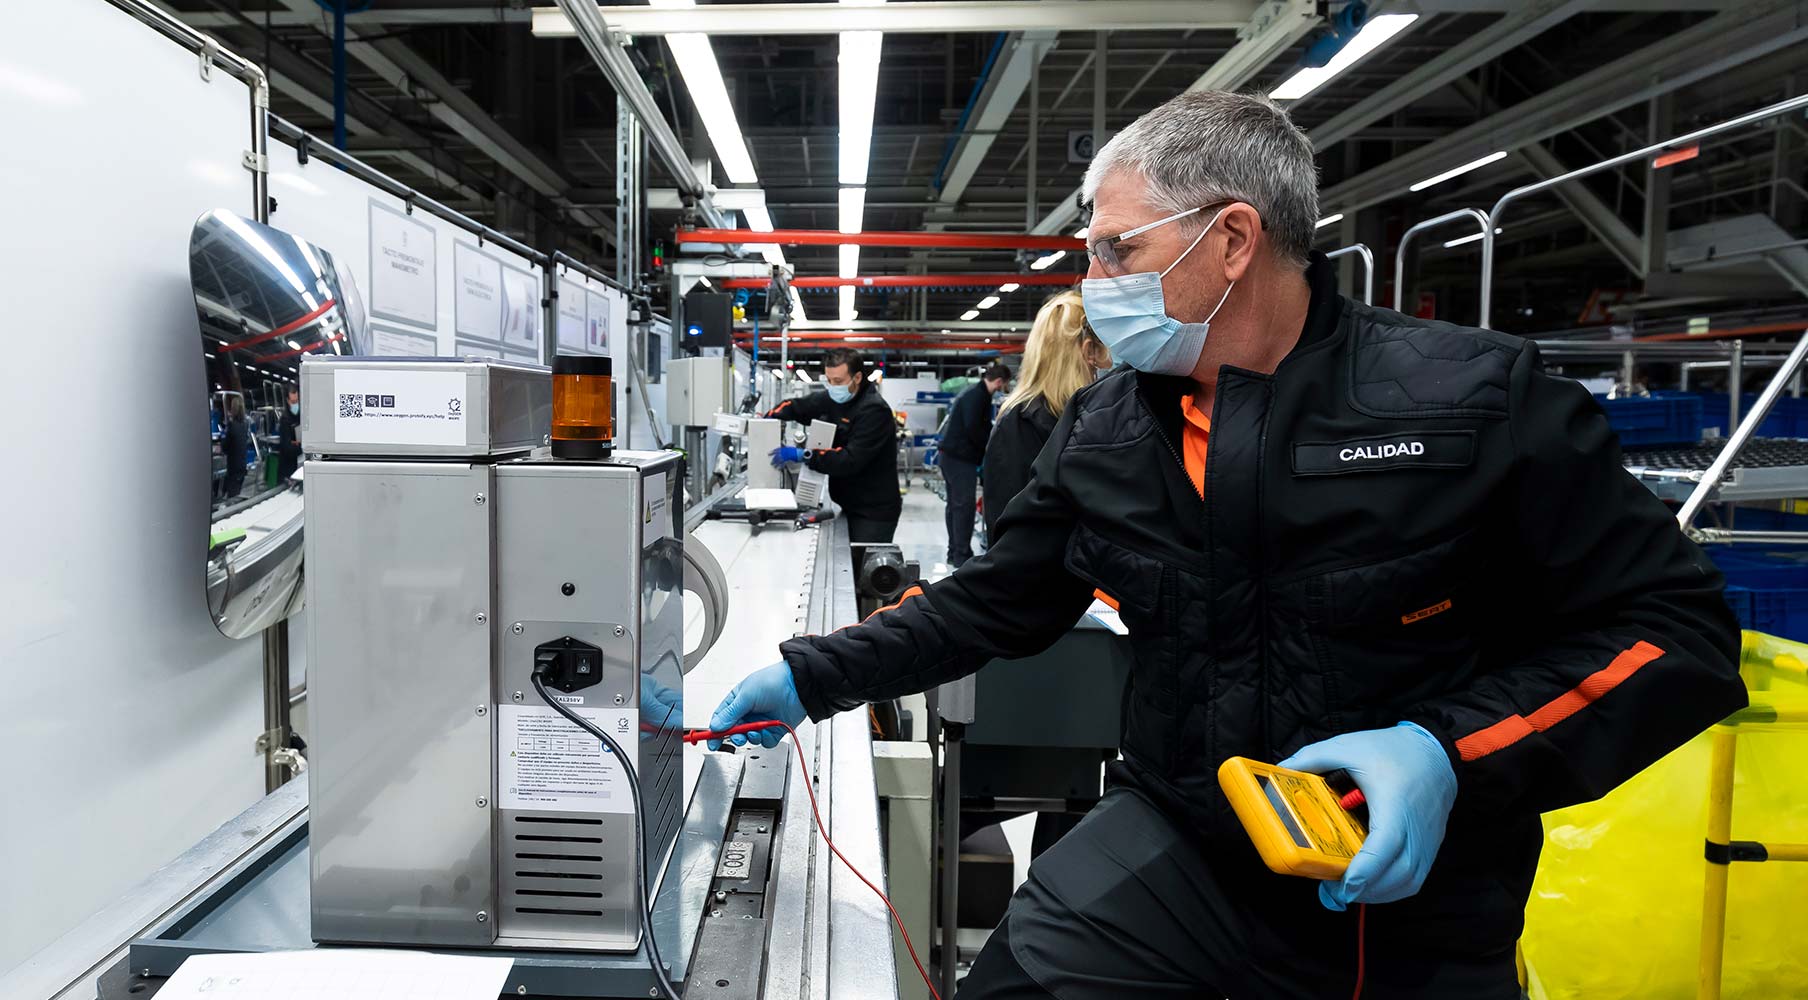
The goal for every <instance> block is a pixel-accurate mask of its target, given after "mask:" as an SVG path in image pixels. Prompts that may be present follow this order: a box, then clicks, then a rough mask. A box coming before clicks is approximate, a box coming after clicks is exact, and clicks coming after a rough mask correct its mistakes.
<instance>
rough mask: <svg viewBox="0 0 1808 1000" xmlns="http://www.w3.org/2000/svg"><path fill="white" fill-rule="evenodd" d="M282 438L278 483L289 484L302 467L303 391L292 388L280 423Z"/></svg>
mask: <svg viewBox="0 0 1808 1000" xmlns="http://www.w3.org/2000/svg"><path fill="white" fill-rule="evenodd" d="M277 432H278V434H279V435H280V436H281V440H280V442H279V443H278V444H277V447H276V481H277V482H279V483H282V482H287V481H288V479H289V477H290V476H292V475H294V474H295V469H296V467H297V466H299V465H301V390H300V389H298V388H294V387H290V389H289V406H288V408H287V409H285V410H283V412H282V419H281V420H280V421H278V428H277Z"/></svg>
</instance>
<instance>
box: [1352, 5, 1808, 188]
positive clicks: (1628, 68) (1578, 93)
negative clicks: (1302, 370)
mask: <svg viewBox="0 0 1808 1000" xmlns="http://www.w3.org/2000/svg"><path fill="white" fill-rule="evenodd" d="M1798 7H1799V0H1756V2H1748V3H1746V4H1745V5H1743V6H1742V7H1741V9H1739V10H1737V11H1731V12H1728V13H1725V14H1720V15H1716V16H1715V17H1713V18H1710V19H1708V20H1706V21H1703V22H1701V23H1699V24H1696V25H1693V26H1692V27H1689V28H1686V29H1684V30H1682V31H1679V32H1677V33H1675V34H1673V35H1670V36H1668V37H1666V38H1664V39H1663V40H1661V41H1658V42H1655V43H1653V44H1651V45H1648V46H1646V47H1644V48H1642V49H1639V50H1637V51H1634V52H1631V53H1628V54H1627V55H1624V56H1622V57H1621V58H1619V59H1616V60H1614V61H1612V62H1610V63H1607V64H1605V65H1603V66H1601V67H1600V68H1598V69H1595V70H1593V71H1591V72H1588V73H1584V74H1582V75H1581V76H1577V77H1574V78H1572V79H1571V80H1569V81H1567V82H1565V83H1563V84H1560V85H1558V86H1556V87H1552V88H1551V89H1549V90H1546V91H1544V92H1542V93H1540V94H1538V95H1536V96H1534V97H1531V98H1528V99H1526V100H1524V101H1521V102H1519V103H1518V104H1515V105H1513V106H1512V107H1510V108H1507V109H1506V110H1505V111H1502V112H1500V113H1499V114H1495V115H1490V116H1488V117H1487V118H1484V119H1482V120H1480V121H1478V122H1475V123H1474V124H1472V125H1469V126H1467V127H1465V128H1461V129H1458V130H1457V131H1455V132H1452V133H1451V134H1450V135H1448V136H1446V137H1445V138H1443V139H1441V140H1439V141H1437V142H1433V143H1428V144H1426V145H1424V146H1420V147H1419V148H1417V149H1414V150H1412V151H1411V152H1409V153H1406V154H1405V155H1403V156H1399V157H1396V158H1394V159H1393V160H1391V161H1389V162H1387V163H1385V164H1382V165H1380V166H1378V167H1376V168H1374V169H1372V170H1369V171H1367V172H1365V173H1363V174H1360V175H1358V176H1356V177H1352V178H1350V179H1349V180H1346V181H1343V182H1341V183H1339V184H1336V185H1334V186H1332V187H1330V188H1328V189H1326V190H1325V191H1324V192H1323V194H1322V196H1321V198H1320V201H1321V203H1322V204H1323V206H1324V208H1325V211H1327V212H1353V211H1355V210H1357V209H1360V208H1364V207H1367V206H1369V205H1373V204H1376V203H1378V202H1382V201H1386V200H1387V199H1389V198H1392V197H1395V196H1397V195H1399V194H1402V193H1404V192H1405V191H1406V189H1407V188H1408V187H1409V186H1410V185H1412V184H1413V183H1416V182H1417V181H1419V180H1421V179H1424V178H1427V177H1431V176H1433V175H1436V174H1438V173H1441V172H1443V171H1445V170H1449V169H1452V168H1454V167H1457V166H1460V165H1462V164H1464V163H1466V162H1468V161H1470V160H1473V159H1475V157H1476V156H1477V155H1478V154H1479V153H1486V152H1492V151H1494V150H1503V149H1504V150H1508V151H1511V150H1516V149H1518V148H1520V147H1521V146H1524V145H1526V144H1527V143H1532V142H1538V141H1541V140H1543V139H1547V138H1549V137H1550V136H1553V135H1556V134H1558V133H1560V132H1567V131H1569V130H1570V129H1573V128H1575V127H1576V126H1578V125H1581V124H1584V123H1586V122H1589V121H1593V120H1595V119H1597V118H1600V117H1601V116H1602V115H1606V114H1611V113H1612V112H1614V111H1618V110H1620V109H1622V108H1626V107H1630V106H1632V105H1634V104H1639V103H1641V102H1644V101H1646V100H1649V99H1651V98H1652V97H1655V96H1657V95H1659V94H1666V93H1669V92H1671V91H1674V90H1677V89H1679V88H1681V87H1686V86H1688V85H1690V84H1692V83H1696V82H1698V81H1701V80H1704V79H1708V78H1711V77H1713V76H1716V75H1718V74H1720V73H1722V72H1725V71H1726V70H1728V69H1731V68H1732V67H1735V66H1738V65H1741V64H1744V63H1747V62H1750V61H1751V60H1753V59H1757V58H1760V57H1762V56H1765V55H1768V54H1769V53H1771V52H1775V51H1778V50H1780V49H1783V48H1787V47H1788V46H1790V45H1795V44H1799V43H1801V42H1803V41H1808V24H1805V23H1803V22H1802V21H1801V20H1800V18H1799V14H1798V13H1797V8H1798Z"/></svg>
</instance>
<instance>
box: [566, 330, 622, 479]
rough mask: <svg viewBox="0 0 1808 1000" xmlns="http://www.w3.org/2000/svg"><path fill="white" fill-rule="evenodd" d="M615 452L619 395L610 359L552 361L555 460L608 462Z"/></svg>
mask: <svg viewBox="0 0 1808 1000" xmlns="http://www.w3.org/2000/svg"><path fill="white" fill-rule="evenodd" d="M614 450H615V392H614V387H613V383H612V380H611V379H610V363H609V359H608V358H597V357H588V356H583V355H573V354H560V355H558V356H557V357H554V358H553V359H552V456H553V457H554V458H577V459H585V458H591V459H595V458H607V457H609V453H610V452H611V451H614Z"/></svg>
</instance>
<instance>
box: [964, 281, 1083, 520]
mask: <svg viewBox="0 0 1808 1000" xmlns="http://www.w3.org/2000/svg"><path fill="white" fill-rule="evenodd" d="M1110 367H1111V352H1110V351H1108V350H1106V349H1105V345H1104V344H1103V343H1101V342H1100V341H1099V337H1098V334H1095V333H1093V332H1092V328H1091V327H1089V326H1087V325H1086V309H1085V307H1084V306H1082V305H1081V303H1080V293H1079V292H1076V291H1072V290H1068V291H1065V292H1062V293H1061V294H1059V295H1056V296H1054V297H1053V298H1051V299H1049V300H1048V301H1047V302H1044V303H1043V304H1042V308H1041V309H1040V310H1038V311H1037V312H1036V322H1035V325H1034V326H1032V327H1030V337H1029V341H1028V342H1027V343H1026V344H1024V346H1023V364H1022V365H1019V366H1018V368H1017V387H1016V388H1015V389H1012V390H1011V394H1010V396H1008V397H1006V399H1005V401H1004V404H1003V405H1002V406H1000V407H999V408H998V420H997V422H996V423H995V424H994V425H993V427H992V437H991V439H990V440H988V441H987V442H986V459H985V468H986V480H985V483H984V484H983V486H982V492H983V494H984V496H985V500H986V502H985V516H986V537H987V538H996V537H998V519H999V518H1000V517H1002V516H1003V515H1004V509H1005V507H1006V505H1008V504H1009V503H1010V502H1011V500H1012V499H1013V498H1014V497H1016V496H1017V494H1019V493H1021V492H1023V487H1024V486H1025V485H1026V484H1028V483H1029V481H1030V466H1031V465H1033V464H1034V463H1035V461H1036V456H1037V455H1039V454H1041V453H1042V446H1043V445H1045V444H1047V443H1048V438H1049V435H1050V434H1053V433H1054V432H1055V422H1056V421H1057V420H1059V419H1060V418H1061V411H1062V410H1065V409H1066V408H1067V401H1068V400H1069V399H1072V398H1073V394H1074V393H1076V392H1079V391H1080V390H1081V389H1084V388H1086V387H1087V386H1089V385H1091V384H1092V382H1093V379H1094V378H1095V377H1096V376H1097V375H1098V373H1099V372H1101V371H1104V370H1107V369H1109V368H1110Z"/></svg>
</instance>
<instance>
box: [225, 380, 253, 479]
mask: <svg viewBox="0 0 1808 1000" xmlns="http://www.w3.org/2000/svg"><path fill="white" fill-rule="evenodd" d="M225 431H226V439H225V441H224V442H223V443H222V444H221V448H222V450H223V451H224V452H225V453H226V502H227V503H231V502H232V501H234V500H237V499H238V498H239V494H240V493H241V492H243V491H244V489H245V464H246V463H247V462H249V461H250V460H251V459H250V455H249V453H250V451H251V422H250V421H249V420H246V419H245V400H244V398H243V397H241V396H238V395H237V394H234V395H231V396H227V397H226V427H225Z"/></svg>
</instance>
